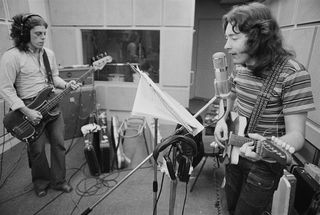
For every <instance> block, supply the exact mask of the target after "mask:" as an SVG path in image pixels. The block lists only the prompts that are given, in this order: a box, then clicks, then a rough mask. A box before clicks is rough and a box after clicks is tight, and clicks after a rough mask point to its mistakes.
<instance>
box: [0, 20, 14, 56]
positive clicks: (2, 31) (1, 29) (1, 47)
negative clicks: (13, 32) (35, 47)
mask: <svg viewBox="0 0 320 215" xmlns="http://www.w3.org/2000/svg"><path fill="white" fill-rule="evenodd" d="M0 38H1V43H0V57H1V56H2V54H3V53H4V52H5V51H6V50H7V49H9V48H10V47H11V46H12V41H11V40H10V36H9V29H8V25H7V24H3V23H0Z"/></svg>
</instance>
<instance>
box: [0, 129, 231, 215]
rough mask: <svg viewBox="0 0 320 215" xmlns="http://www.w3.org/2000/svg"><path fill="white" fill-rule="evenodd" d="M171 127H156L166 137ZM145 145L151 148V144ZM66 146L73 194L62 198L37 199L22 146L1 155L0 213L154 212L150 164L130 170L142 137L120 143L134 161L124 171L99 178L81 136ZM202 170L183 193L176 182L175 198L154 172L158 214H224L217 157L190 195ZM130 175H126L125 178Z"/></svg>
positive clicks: (142, 151)
mask: <svg viewBox="0 0 320 215" xmlns="http://www.w3.org/2000/svg"><path fill="white" fill-rule="evenodd" d="M174 127H175V126H173V125H160V132H161V136H162V137H166V136H168V135H170V134H172V132H173V129H174ZM148 135H149V136H148ZM148 135H147V138H146V139H147V140H150V138H151V136H150V133H149V134H148ZM139 138H140V139H139ZM204 140H205V142H206V144H208V143H209V142H210V137H205V138H204ZM147 142H148V144H149V149H151V148H152V146H150V142H151V141H147ZM66 145H67V148H70V150H69V152H68V154H67V179H68V180H69V182H70V184H71V185H72V186H73V188H74V190H73V191H72V192H71V193H68V194H64V193H61V192H58V191H54V190H51V189H49V191H48V194H47V195H46V196H45V197H43V198H38V197H37V196H36V195H35V193H34V191H33V186H32V183H31V176H30V169H29V167H28V160H27V155H26V147H25V145H24V144H22V143H20V144H18V145H16V146H14V147H12V148H11V149H10V150H8V151H7V152H5V153H4V154H3V156H2V161H1V163H2V170H1V178H0V186H1V187H0V214H3V215H20V214H21V215H29V214H30V215H35V214H43V215H51V214H52V215H56V214H57V215H71V214H81V213H83V212H84V211H85V210H86V209H90V210H91V209H92V211H91V212H90V213H89V214H97V215H100V214H117V215H126V214H127V215H144V214H146V215H152V214H153V210H154V209H153V200H154V197H153V195H154V193H153V190H152V186H153V181H154V168H153V167H152V164H151V162H149V161H147V162H145V163H144V164H143V165H142V167H141V168H139V169H137V170H136V171H135V172H132V169H133V168H134V167H136V166H137V165H139V164H141V161H142V160H144V159H145V158H146V157H147V156H148V153H147V150H146V146H145V143H144V138H143V137H142V136H140V137H137V138H135V139H130V140H125V141H124V151H125V153H126V154H127V155H128V157H130V159H131V160H132V162H131V164H130V166H128V168H126V169H122V170H120V171H118V170H114V171H112V172H111V173H104V174H102V175H100V176H99V177H92V176H91V175H90V173H89V169H88V165H87V164H86V159H85V156H84V153H83V146H84V144H83V139H82V138H77V139H74V140H68V141H66ZM149 151H150V150H149ZM200 166H201V163H200V164H199V165H198V166H197V167H196V168H195V170H194V171H193V173H192V176H191V178H190V181H189V184H188V185H187V189H186V184H185V183H182V182H178V184H177V190H176V192H175V195H174V194H173V193H174V192H171V191H172V189H171V188H170V185H171V184H170V180H169V178H168V177H167V176H164V181H163V184H162V183H161V181H162V173H161V172H160V171H159V170H158V171H157V182H158V192H157V194H159V193H161V196H160V198H159V200H158V204H157V208H156V212H157V214H158V215H166V214H169V208H170V207H173V210H174V214H182V213H183V208H184V214H185V215H189V214H190V215H191V214H192V215H194V214H204V215H216V214H217V215H219V214H225V215H227V213H226V211H225V200H224V192H223V190H221V189H220V185H221V181H222V178H223V167H220V168H218V166H217V162H216V160H215V158H213V157H209V158H208V160H207V162H206V164H205V166H204V168H203V170H202V172H201V174H200V176H199V178H198V180H197V183H196V184H195V186H194V187H193V191H192V192H190V191H189V190H190V187H191V185H192V184H193V182H194V180H195V178H196V177H195V176H196V175H197V173H198V171H199V168H200ZM129 173H130V176H128V174H129ZM124 177H127V179H126V180H125V181H123V183H122V184H121V185H119V186H118V187H117V188H116V189H114V190H113V192H111V193H109V194H108V196H106V194H107V193H108V192H110V189H112V187H114V186H115V184H116V183H119V182H120V181H121V180H122V179H123V178H124ZM170 196H171V197H172V196H175V203H174V204H173V206H169V204H170V203H171V204H172V201H171V202H170V201H169V199H170ZM185 198H186V201H185V204H184V199H185ZM171 209H172V208H171Z"/></svg>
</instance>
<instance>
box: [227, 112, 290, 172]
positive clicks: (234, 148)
mask: <svg viewBox="0 0 320 215" xmlns="http://www.w3.org/2000/svg"><path fill="white" fill-rule="evenodd" d="M230 114H231V121H232V122H233V127H232V126H231V130H233V131H234V132H235V133H233V132H230V135H229V139H228V143H227V145H226V147H225V151H224V155H227V156H228V157H229V158H230V162H231V163H233V164H237V163H238V161H239V155H240V147H241V146H242V145H243V144H244V143H247V142H254V146H255V147H254V152H255V153H257V154H258V156H259V157H260V158H261V160H264V161H266V162H275V161H276V162H279V163H280V164H281V165H284V166H285V165H288V164H290V163H291V162H292V156H291V154H293V153H294V151H295V150H294V148H293V147H292V146H290V145H288V144H286V143H285V142H283V141H282V140H280V139H279V138H276V137H272V138H267V139H265V140H263V141H258V140H255V139H251V138H248V137H245V135H244V131H245V128H246V126H247V119H246V118H245V117H242V116H237V114H235V113H230ZM233 114H234V115H233ZM232 115H233V116H232Z"/></svg>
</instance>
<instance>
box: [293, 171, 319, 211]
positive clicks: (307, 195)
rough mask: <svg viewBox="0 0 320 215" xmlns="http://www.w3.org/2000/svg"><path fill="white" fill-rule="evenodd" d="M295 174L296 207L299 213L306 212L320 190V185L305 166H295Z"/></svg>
mask: <svg viewBox="0 0 320 215" xmlns="http://www.w3.org/2000/svg"><path fill="white" fill-rule="evenodd" d="M293 174H294V175H295V177H296V178H297V186H296V196H295V201H294V207H295V209H296V211H297V212H298V214H304V213H305V212H306V211H307V210H308V207H309V206H310V203H311V202H312V197H313V196H314V195H315V194H316V193H317V191H319V190H320V185H319V184H318V183H317V182H316V181H315V180H314V179H313V178H312V177H311V176H310V175H309V174H308V173H307V172H306V170H305V169H304V167H300V166H297V167H294V168H293Z"/></svg>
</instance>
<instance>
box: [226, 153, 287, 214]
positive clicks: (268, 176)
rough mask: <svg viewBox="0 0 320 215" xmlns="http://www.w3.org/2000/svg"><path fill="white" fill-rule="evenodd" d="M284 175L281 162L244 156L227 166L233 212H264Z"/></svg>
mask: <svg viewBox="0 0 320 215" xmlns="http://www.w3.org/2000/svg"><path fill="white" fill-rule="evenodd" d="M282 175H283V168H282V167H281V165H280V164H277V163H273V164H270V163H266V162H264V161H257V162H252V161H250V160H248V159H246V158H243V157H240V158H239V163H238V164H237V165H234V164H227V165H226V186H225V192H226V198H227V206H228V210H229V212H230V215H261V214H263V212H264V211H269V210H270V208H269V207H270V206H271V203H272V198H273V193H274V191H275V190H276V189H277V187H278V183H279V180H280V178H281V176H282Z"/></svg>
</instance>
